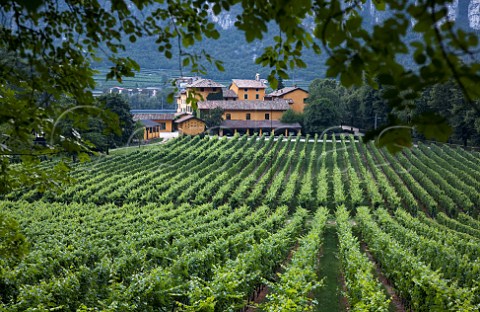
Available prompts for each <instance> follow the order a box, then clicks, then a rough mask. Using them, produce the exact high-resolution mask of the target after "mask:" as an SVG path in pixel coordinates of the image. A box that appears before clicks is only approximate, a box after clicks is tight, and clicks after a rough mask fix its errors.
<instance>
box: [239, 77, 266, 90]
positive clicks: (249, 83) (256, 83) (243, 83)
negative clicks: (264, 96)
mask: <svg viewBox="0 0 480 312" xmlns="http://www.w3.org/2000/svg"><path fill="white" fill-rule="evenodd" d="M232 83H234V84H236V85H237V87H239V88H240V89H243V88H247V89H253V88H255V89H257V88H258V89H266V88H267V85H266V84H265V83H263V81H262V80H244V79H232Z"/></svg>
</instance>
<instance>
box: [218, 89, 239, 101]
mask: <svg viewBox="0 0 480 312" xmlns="http://www.w3.org/2000/svg"><path fill="white" fill-rule="evenodd" d="M222 91H223V97H224V98H229V99H230V98H238V95H237V94H236V93H235V91H233V90H230V89H223V90H222Z"/></svg>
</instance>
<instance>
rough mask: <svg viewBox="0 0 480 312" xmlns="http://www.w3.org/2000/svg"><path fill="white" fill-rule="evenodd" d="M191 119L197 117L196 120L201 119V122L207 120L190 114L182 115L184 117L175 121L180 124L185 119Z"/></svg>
mask: <svg viewBox="0 0 480 312" xmlns="http://www.w3.org/2000/svg"><path fill="white" fill-rule="evenodd" d="M190 119H196V120H199V121H201V122H205V121H203V120H201V119H200V118H197V117H195V116H193V115H190V114H188V115H185V116H182V117H180V118H178V119H177V120H175V121H174V122H175V123H177V124H180V123H182V122H185V121H187V120H190Z"/></svg>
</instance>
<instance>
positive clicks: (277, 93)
mask: <svg viewBox="0 0 480 312" xmlns="http://www.w3.org/2000/svg"><path fill="white" fill-rule="evenodd" d="M295 90H302V91H304V92H307V93H308V91H307V90H305V89H302V88H299V87H285V88H282V89H279V90H275V91H273V92H271V93H269V94H267V95H265V96H266V97H270V96H271V97H279V96H283V95H285V94H287V93H290V92H293V91H295Z"/></svg>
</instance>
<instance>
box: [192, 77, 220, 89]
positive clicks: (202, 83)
mask: <svg viewBox="0 0 480 312" xmlns="http://www.w3.org/2000/svg"><path fill="white" fill-rule="evenodd" d="M186 87H187V88H225V86H224V85H222V84H219V83H216V82H215V81H213V80H212V79H199V80H196V81H194V82H192V83H191V84H189V85H187V86H186Z"/></svg>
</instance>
